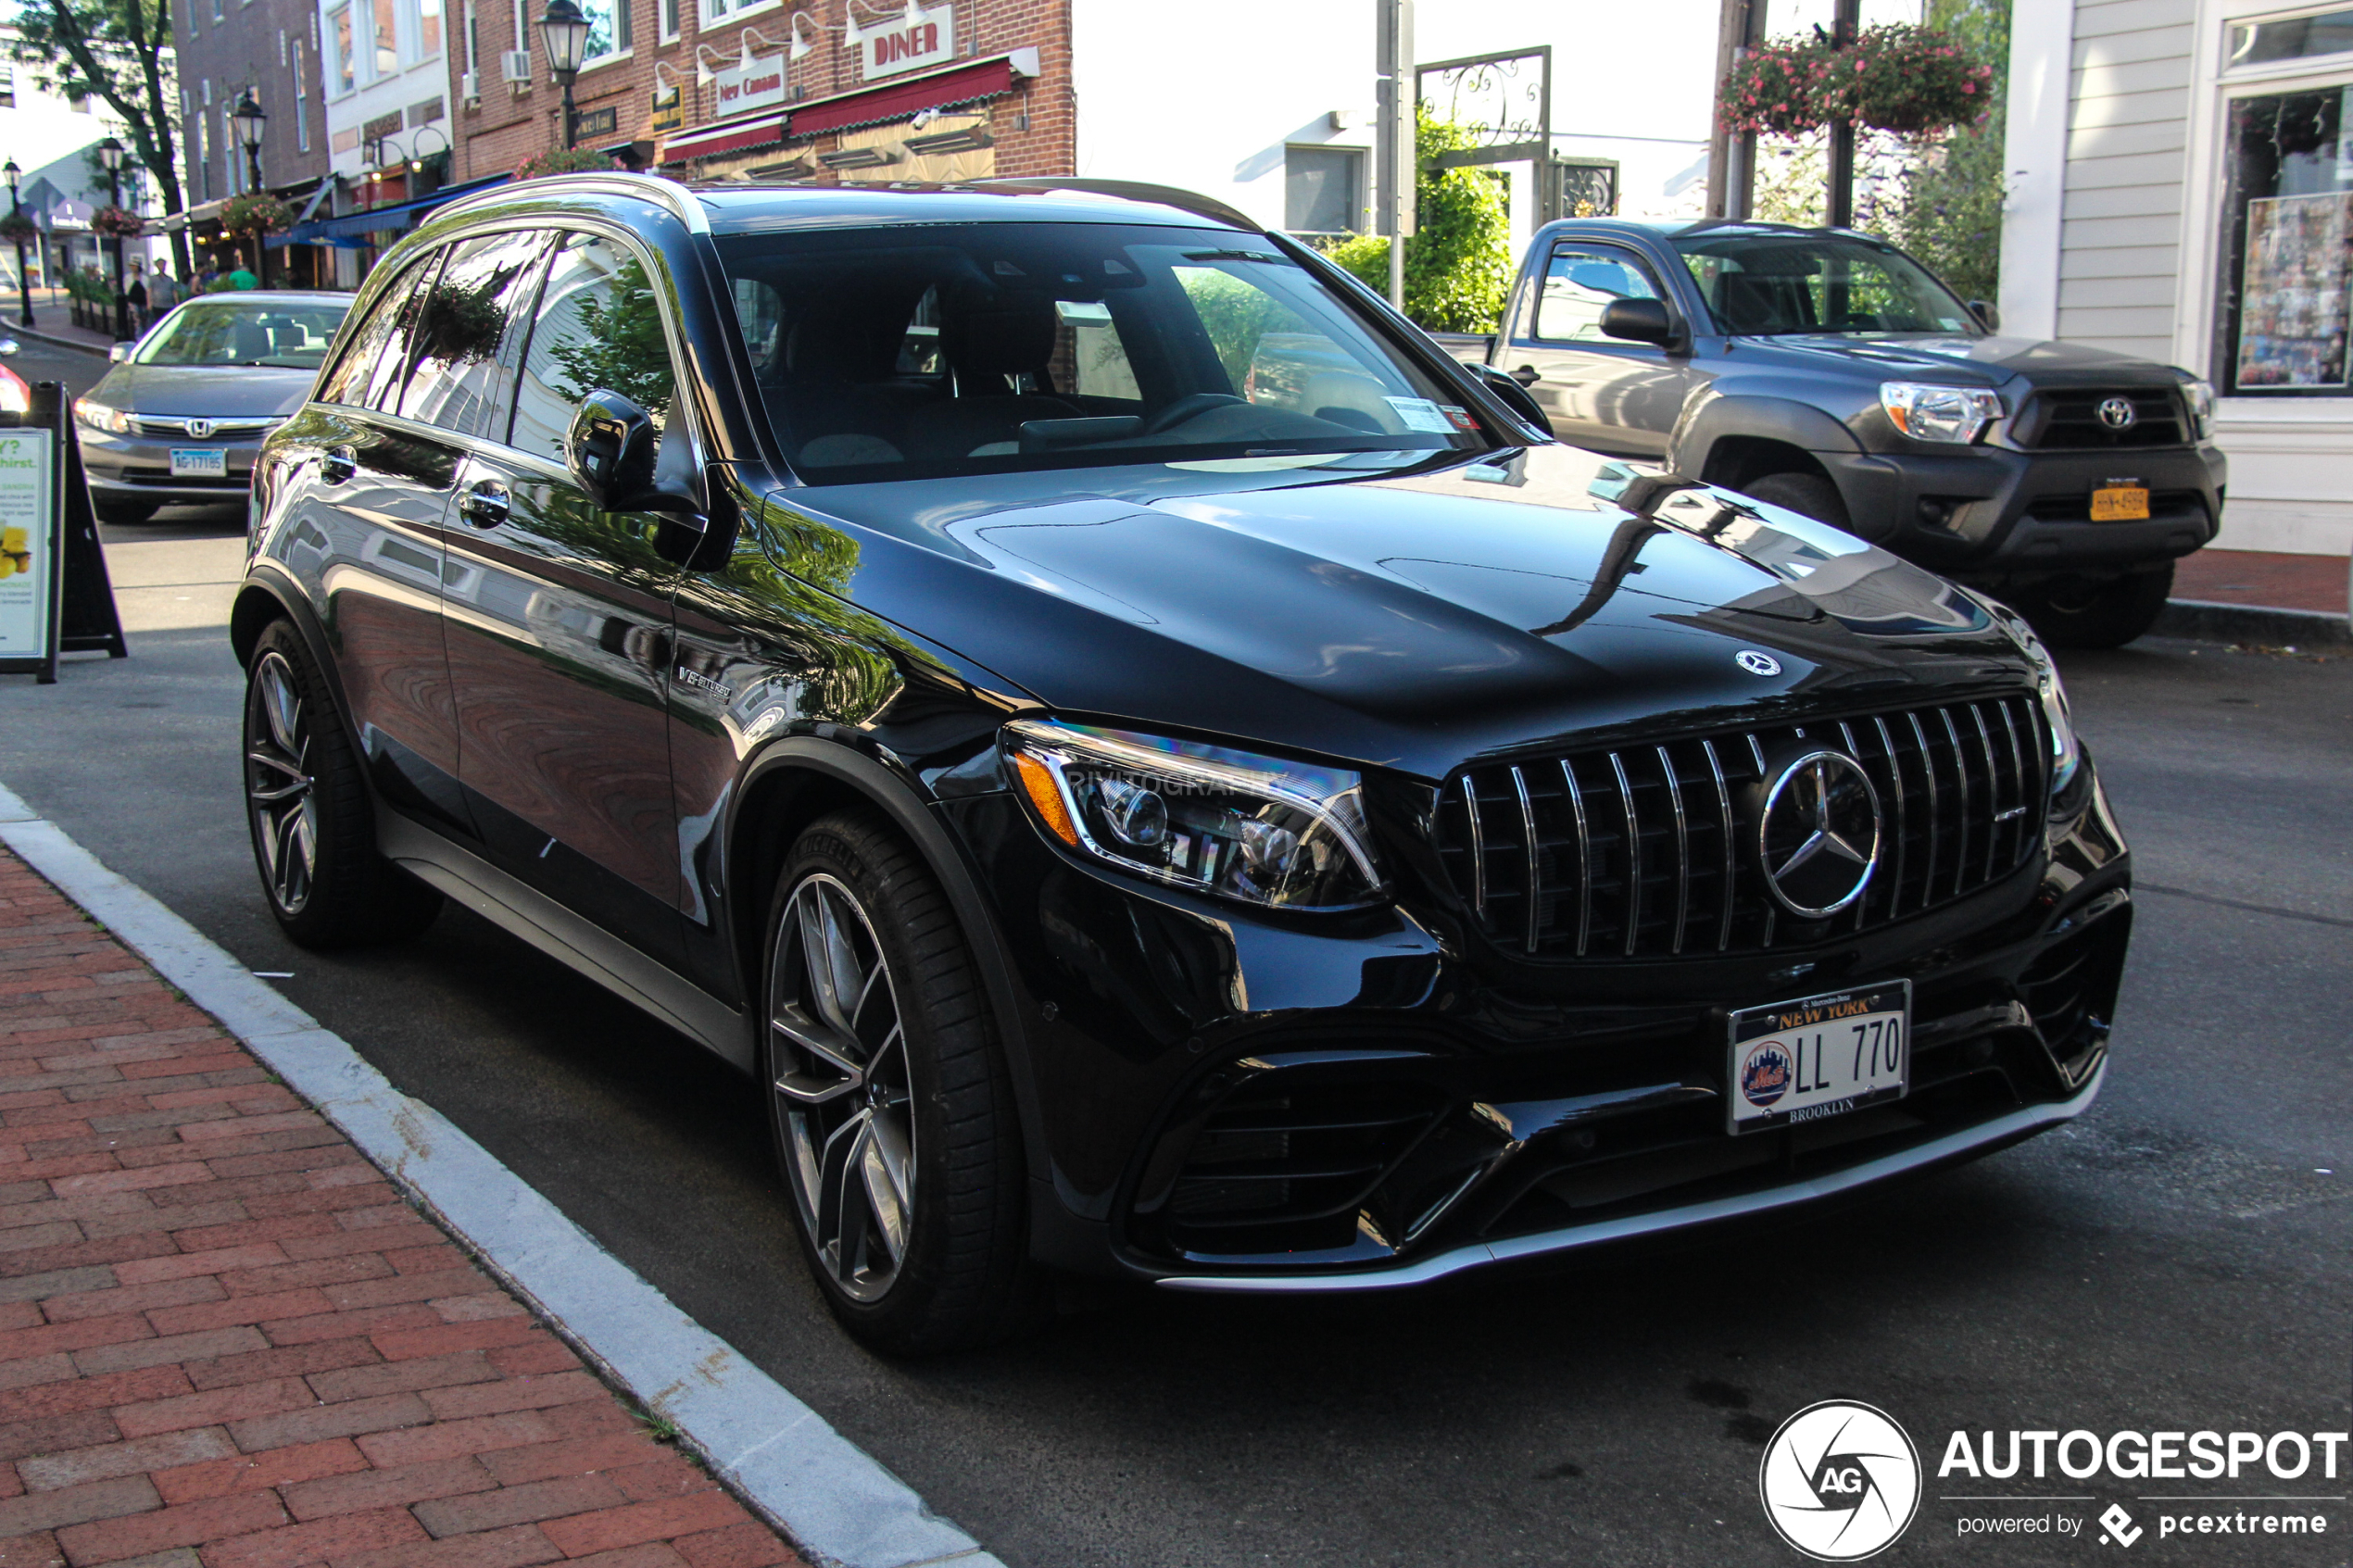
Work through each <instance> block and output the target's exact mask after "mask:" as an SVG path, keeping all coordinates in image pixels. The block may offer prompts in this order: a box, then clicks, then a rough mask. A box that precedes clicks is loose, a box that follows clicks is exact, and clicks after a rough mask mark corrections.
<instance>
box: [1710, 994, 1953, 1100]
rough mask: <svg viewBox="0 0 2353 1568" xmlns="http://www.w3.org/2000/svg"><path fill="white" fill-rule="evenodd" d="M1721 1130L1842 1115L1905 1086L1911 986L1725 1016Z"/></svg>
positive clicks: (1896, 1095) (1801, 1000)
mask: <svg viewBox="0 0 2353 1568" xmlns="http://www.w3.org/2000/svg"><path fill="white" fill-rule="evenodd" d="M1731 1024H1732V1026H1731V1048H1730V1073H1729V1083H1730V1093H1729V1094H1727V1095H1726V1096H1725V1103H1726V1105H1728V1106H1729V1107H1730V1110H1729V1112H1728V1114H1727V1115H1726V1117H1725V1128H1726V1130H1727V1131H1728V1132H1733V1133H1755V1132H1762V1131H1763V1130H1764V1129H1766V1128H1768V1127H1786V1126H1790V1125H1793V1124H1794V1123H1800V1122H1812V1121H1816V1120H1818V1119H1819V1118H1821V1117H1824V1116H1838V1115H1843V1114H1844V1113H1845V1112H1847V1111H1849V1110H1860V1109H1861V1108H1862V1107H1864V1106H1867V1105H1876V1104H1878V1103H1879V1102H1880V1101H1881V1100H1889V1099H1900V1098H1903V1097H1904V1095H1905V1094H1906V1092H1908V1091H1909V1090H1910V1088H1911V1086H1912V1051H1911V1044H1912V983H1911V982H1910V981H1908V980H1891V981H1888V982H1886V983H1885V984H1883V985H1866V986H1863V987H1861V988H1859V989H1857V990H1853V991H1832V992H1830V993H1828V994H1826V995H1823V996H1819V997H1800V998H1799V999H1798V1000H1796V1001H1790V1002H1775V1003H1774V1004H1772V1005H1771V1006H1770V1007H1761V1008H1743V1009H1742V1010H1740V1011H1738V1012H1736V1013H1734V1014H1732V1021H1731Z"/></svg>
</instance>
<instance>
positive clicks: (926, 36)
mask: <svg viewBox="0 0 2353 1568" xmlns="http://www.w3.org/2000/svg"><path fill="white" fill-rule="evenodd" d="M859 31H860V32H861V34H862V40H863V41H862V44H860V46H859V50H858V63H859V66H860V68H861V69H862V70H863V72H864V76H865V80H866V81H868V82H872V81H874V80H875V78H877V77H883V76H897V75H898V74H899V73H900V71H904V70H920V69H923V68H924V67H925V66H937V65H946V64H947V63H948V62H949V61H950V60H952V59H954V58H955V57H956V7H955V6H930V7H928V8H927V9H925V12H924V13H923V20H921V21H919V22H917V23H915V24H914V25H913V26H912V27H910V26H907V25H904V24H903V23H901V24H896V25H892V26H888V27H883V28H877V29H874V30H871V31H869V30H867V29H864V28H861V29H860V30H859Z"/></svg>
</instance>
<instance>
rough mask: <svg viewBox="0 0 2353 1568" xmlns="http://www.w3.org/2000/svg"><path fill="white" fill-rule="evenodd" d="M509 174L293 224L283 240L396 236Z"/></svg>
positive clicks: (297, 242) (312, 241) (317, 242)
mask: <svg viewBox="0 0 2353 1568" xmlns="http://www.w3.org/2000/svg"><path fill="white" fill-rule="evenodd" d="M511 178H513V177H512V176H511V175H506V174H494V175H492V176H491V177H490V178H489V179H487V180H475V181H471V182H468V183H466V184H463V185H445V186H444V187H442V188H441V189H440V190H438V191H435V192H434V193H433V194H431V195H424V196H419V197H418V198H417V199H416V200H414V201H405V202H394V203H393V204H391V205H390V206H389V207H370V208H368V209H367V210H366V211H365V212H346V213H345V214H344V215H343V216H341V217H340V218H321V219H320V220H317V221H316V222H312V223H297V224H296V225H295V227H294V228H293V229H292V230H291V231H289V232H288V233H287V235H286V239H287V241H288V243H290V244H293V245H332V244H334V243H335V242H337V241H339V240H340V241H345V242H350V241H355V240H361V239H364V238H365V236H367V235H370V234H388V233H397V232H400V231H401V230H403V229H406V228H408V227H409V226H410V225H411V224H413V223H415V222H417V221H418V220H420V219H422V218H423V217H424V216H425V215H426V214H427V213H429V212H432V211H433V210H434V208H435V207H447V206H448V205H449V204H450V203H451V202H453V201H456V200H457V199H458V198H459V196H465V195H472V194H473V193H474V192H476V191H486V190H488V189H489V188H490V187H491V186H493V185H503V184H505V183H506V182H508V181H509V180H510V179H511Z"/></svg>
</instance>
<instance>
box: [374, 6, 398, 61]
mask: <svg viewBox="0 0 2353 1568" xmlns="http://www.w3.org/2000/svg"><path fill="white" fill-rule="evenodd" d="M396 26H397V24H396V22H395V20H394V10H393V0H376V76H377V77H378V78H379V79H382V78H384V77H387V76H391V75H393V74H394V73H395V72H396V71H398V70H399V69H400V34H399V33H398V31H396Z"/></svg>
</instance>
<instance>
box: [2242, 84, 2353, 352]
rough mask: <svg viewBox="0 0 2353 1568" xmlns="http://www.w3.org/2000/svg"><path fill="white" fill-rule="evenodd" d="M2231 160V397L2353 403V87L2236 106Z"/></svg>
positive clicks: (2247, 101)
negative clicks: (2350, 321)
mask: <svg viewBox="0 0 2353 1568" xmlns="http://www.w3.org/2000/svg"><path fill="white" fill-rule="evenodd" d="M2229 152H2230V169H2229V174H2230V187H2229V195H2228V198H2227V201H2226V204H2225V206H2224V208H2223V212H2224V220H2225V225H2226V227H2225V232H2224V239H2225V241H2226V249H2225V252H2224V257H2225V259H2224V270H2223V276H2222V284H2223V295H2222V309H2221V313H2220V320H2219V324H2220V329H2221V331H2220V336H2221V341H2220V342H2218V343H2217V345H2215V346H2216V350H2217V353H2216V359H2217V362H2218V363H2219V364H2221V366H2222V367H2223V368H2224V371H2225V379H2224V381H2223V390H2225V391H2227V392H2231V393H2236V394H2246V395H2289V396H2294V395H2304V396H2327V395H2334V396H2346V395H2348V394H2353V362H2348V355H2347V315H2348V307H2353V86H2346V87H2330V88H2325V89H2322V90H2321V91H2318V92H2309V93H2289V94H2277V95H2271V96H2264V97H2250V98H2240V99H2237V100H2235V101H2233V104H2232V105H2231V121H2230V143H2229Z"/></svg>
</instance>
